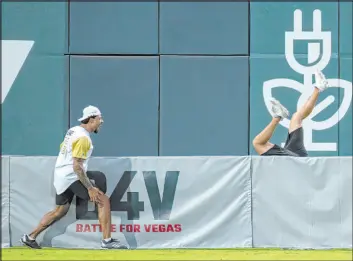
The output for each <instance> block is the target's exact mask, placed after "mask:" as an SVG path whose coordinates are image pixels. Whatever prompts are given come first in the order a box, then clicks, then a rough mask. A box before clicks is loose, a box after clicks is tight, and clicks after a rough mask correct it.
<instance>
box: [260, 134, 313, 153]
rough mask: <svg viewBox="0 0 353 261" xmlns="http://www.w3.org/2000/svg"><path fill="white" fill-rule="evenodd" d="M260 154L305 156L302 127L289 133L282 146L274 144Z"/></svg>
mask: <svg viewBox="0 0 353 261" xmlns="http://www.w3.org/2000/svg"><path fill="white" fill-rule="evenodd" d="M262 156H293V157H307V156H308V152H307V151H306V149H305V146H304V131H303V128H302V127H300V128H298V129H296V130H295V131H293V132H291V133H289V134H288V136H287V140H286V143H285V145H284V147H283V148H282V147H280V146H278V145H276V144H275V145H274V146H273V147H272V148H271V149H269V150H268V151H266V152H265V153H263V154H262Z"/></svg>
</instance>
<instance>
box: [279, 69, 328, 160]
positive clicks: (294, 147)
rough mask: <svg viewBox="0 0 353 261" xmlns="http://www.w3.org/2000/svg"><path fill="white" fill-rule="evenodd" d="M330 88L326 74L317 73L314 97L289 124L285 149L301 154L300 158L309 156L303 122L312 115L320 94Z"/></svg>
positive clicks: (299, 110) (294, 115)
mask: <svg viewBox="0 0 353 261" xmlns="http://www.w3.org/2000/svg"><path fill="white" fill-rule="evenodd" d="M328 87H329V85H328V82H327V80H326V78H325V76H324V74H323V73H322V72H319V71H318V72H316V73H315V88H314V91H313V93H312V95H311V96H310V97H309V99H308V100H307V101H306V103H305V104H304V105H303V106H302V107H300V108H299V109H298V110H297V112H295V113H294V114H293V116H292V119H291V121H290V124H289V129H288V138H287V141H286V145H285V148H287V149H289V150H291V151H293V152H295V153H297V154H299V155H300V156H303V157H305V156H308V153H307V151H306V149H305V146H304V131H303V128H302V122H303V120H304V119H305V118H307V117H308V116H309V115H310V114H311V113H312V111H313V109H314V107H315V105H316V102H317V99H318V97H319V94H320V92H322V91H324V90H326V89H327V88H328Z"/></svg>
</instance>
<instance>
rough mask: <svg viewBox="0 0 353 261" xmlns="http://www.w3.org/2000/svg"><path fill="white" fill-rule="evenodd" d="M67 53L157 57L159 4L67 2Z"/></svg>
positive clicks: (150, 2)
mask: <svg viewBox="0 0 353 261" xmlns="http://www.w3.org/2000/svg"><path fill="white" fill-rule="evenodd" d="M70 53H75V54H78V53H84V54H89V53H95V54H97V53H104V54H157V53H158V3H157V2H153V1H149V2H144V1H142V2H135V1H133V2H129V1H126V2H122V1H118V2H114V1H111V2H98V1H97V2H79V1H77V2H70Z"/></svg>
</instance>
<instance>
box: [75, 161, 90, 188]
mask: <svg viewBox="0 0 353 261" xmlns="http://www.w3.org/2000/svg"><path fill="white" fill-rule="evenodd" d="M82 164H83V159H78V158H75V159H74V171H75V173H76V174H77V176H78V179H79V180H80V181H81V183H82V184H83V186H85V187H86V188H87V189H90V188H92V187H93V185H92V183H91V181H90V180H89V178H88V177H87V175H86V173H85V171H84V169H83V166H82Z"/></svg>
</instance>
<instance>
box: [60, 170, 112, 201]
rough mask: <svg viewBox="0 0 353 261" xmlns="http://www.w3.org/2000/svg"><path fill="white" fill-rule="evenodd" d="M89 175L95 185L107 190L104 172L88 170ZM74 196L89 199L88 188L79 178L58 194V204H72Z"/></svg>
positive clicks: (104, 190)
mask: <svg viewBox="0 0 353 261" xmlns="http://www.w3.org/2000/svg"><path fill="white" fill-rule="evenodd" d="M87 177H88V178H89V179H90V180H93V181H94V186H95V187H97V188H99V189H100V190H101V191H102V192H103V193H106V192H107V181H106V177H105V175H104V173H102V172H100V171H87ZM74 196H76V197H78V198H81V199H84V200H89V194H88V190H87V189H86V187H85V186H83V184H82V183H81V181H79V180H76V181H75V182H74V183H72V184H71V185H70V187H68V188H67V190H65V191H64V192H63V193H62V194H60V195H56V198H55V201H56V205H58V206H61V205H66V204H71V202H72V200H73V198H74Z"/></svg>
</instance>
